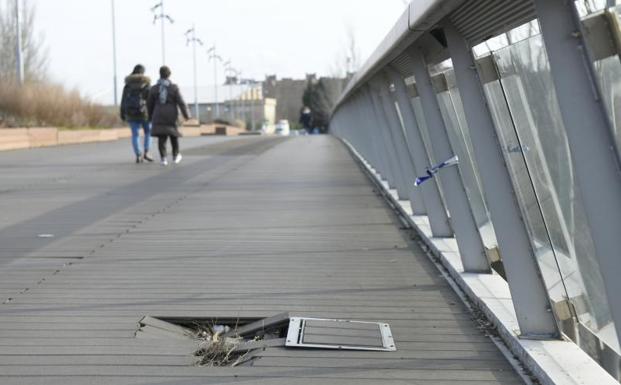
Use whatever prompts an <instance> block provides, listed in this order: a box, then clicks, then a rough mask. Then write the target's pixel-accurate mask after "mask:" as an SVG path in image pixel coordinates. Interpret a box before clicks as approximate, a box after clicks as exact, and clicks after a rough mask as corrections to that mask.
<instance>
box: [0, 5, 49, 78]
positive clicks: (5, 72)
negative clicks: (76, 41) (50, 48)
mask: <svg viewBox="0 0 621 385" xmlns="http://www.w3.org/2000/svg"><path fill="white" fill-rule="evenodd" d="M23 2H24V3H23V6H22V9H21V12H22V15H21V17H22V25H21V37H22V52H23V53H22V57H23V60H24V74H25V79H26V81H27V82H36V81H41V80H43V79H44V78H45V73H46V71H47V63H48V59H47V58H48V55H47V51H46V50H45V49H44V48H43V39H41V38H40V37H38V36H35V28H34V24H35V17H36V10H35V7H34V5H32V4H31V3H30V1H29V0H23ZM14 9H15V0H5V2H4V6H0V81H2V82H9V81H14V80H15V78H16V70H15V66H16V52H15V45H16V37H17V36H16V20H15V14H14Z"/></svg>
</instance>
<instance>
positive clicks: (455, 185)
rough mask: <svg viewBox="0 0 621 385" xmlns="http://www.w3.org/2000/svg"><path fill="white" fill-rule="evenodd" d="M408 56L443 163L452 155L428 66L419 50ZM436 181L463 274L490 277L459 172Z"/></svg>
mask: <svg viewBox="0 0 621 385" xmlns="http://www.w3.org/2000/svg"><path fill="white" fill-rule="evenodd" d="M408 54H409V56H410V58H411V60H412V62H413V70H414V77H415V78H416V86H417V89H418V92H419V94H420V98H421V103H422V105H423V109H424V111H425V121H426V122H427V127H428V129H429V137H430V139H431V147H432V149H433V152H434V157H435V159H436V160H437V161H440V162H442V161H445V160H447V159H449V158H451V157H453V156H454V152H453V149H452V148H451V144H450V141H449V136H448V133H447V131H446V126H445V123H444V121H443V119H442V114H441V112H440V106H439V103H438V99H437V98H436V94H435V92H434V90H433V86H432V85H431V77H430V76H429V72H428V70H427V64H426V63H425V59H424V57H423V54H422V52H421V51H420V49H419V48H418V47H416V46H412V47H410V48H409V50H408ZM437 177H438V178H439V180H440V183H441V184H442V187H443V191H444V194H445V198H446V204H447V206H448V209H449V213H450V215H451V225H452V227H453V231H454V232H455V238H456V240H457V246H458V248H459V253H460V254H461V260H462V263H463V266H464V271H465V272H469V273H489V272H490V271H491V270H490V266H489V262H488V260H487V256H486V254H485V248H484V246H483V241H482V239H481V234H480V233H479V229H478V227H477V224H476V221H475V219H474V215H473V213H472V208H471V207H470V202H469V201H468V197H467V195H466V190H465V187H464V185H463V183H462V180H461V176H460V172H459V169H458V168H457V167H448V168H446V169H443V170H442V171H441V172H440V173H438V176H437Z"/></svg>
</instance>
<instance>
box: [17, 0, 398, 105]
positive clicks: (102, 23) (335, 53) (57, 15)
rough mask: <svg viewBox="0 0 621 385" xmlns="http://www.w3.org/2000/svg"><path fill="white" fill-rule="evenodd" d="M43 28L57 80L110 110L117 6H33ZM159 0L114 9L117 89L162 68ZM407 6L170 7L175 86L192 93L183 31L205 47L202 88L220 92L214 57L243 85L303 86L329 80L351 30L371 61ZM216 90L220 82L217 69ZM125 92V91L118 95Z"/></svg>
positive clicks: (381, 2) (297, 2)
mask: <svg viewBox="0 0 621 385" xmlns="http://www.w3.org/2000/svg"><path fill="white" fill-rule="evenodd" d="M29 1H30V2H31V3H32V4H33V5H34V6H35V7H36V11H37V18H36V21H35V23H36V28H37V30H38V32H39V34H40V36H41V37H42V39H43V41H44V46H45V47H46V49H47V50H48V54H49V60H50V62H49V74H50V76H51V78H52V80H53V81H56V82H59V83H62V84H64V85H65V86H67V87H69V88H76V89H78V90H79V91H81V92H82V93H83V95H85V96H87V97H89V98H91V99H93V100H95V101H97V102H101V103H105V104H110V103H112V101H113V84H114V82H113V59H112V58H113V55H112V53H113V49H112V17H111V15H112V13H111V0H29ZM159 1H160V0H116V2H115V7H116V31H117V39H116V40H117V68H118V78H119V83H118V84H119V89H121V87H122V81H123V78H124V77H125V76H126V75H127V74H128V73H129V72H131V70H132V68H133V66H134V65H135V64H137V63H141V64H144V65H145V66H146V67H147V74H148V75H150V76H151V77H153V78H157V76H156V75H157V70H158V68H159V66H160V65H161V64H162V63H161V62H162V59H161V58H162V50H161V34H160V33H161V32H160V31H161V30H160V25H159V22H158V24H154V23H153V14H152V12H151V11H150V8H151V7H152V6H153V5H155V4H157V3H158V2H159ZM405 4H406V0H363V1H362V0H313V1H309V0H165V11H166V13H167V14H169V15H170V16H171V17H172V18H173V20H174V23H173V24H172V25H166V27H165V28H166V39H165V41H166V64H167V65H169V66H170V67H171V69H172V72H173V76H172V78H173V81H175V82H176V83H178V84H180V85H182V86H190V85H192V84H193V76H192V73H193V70H192V68H193V67H192V63H193V61H192V49H191V47H188V46H187V45H186V38H185V37H184V32H185V31H187V30H188V29H189V28H191V27H192V25H193V24H194V25H195V26H196V31H197V37H199V38H200V39H201V40H203V41H204V42H205V47H204V48H200V49H199V50H198V55H197V57H198V61H197V62H198V84H199V85H200V86H206V85H210V84H213V83H214V69H213V62H209V61H208V55H207V52H206V51H207V48H208V47H211V46H213V45H215V46H216V49H217V52H218V54H219V55H220V56H222V57H223V58H224V59H225V60H231V63H232V66H233V67H235V68H237V69H239V70H241V71H242V76H243V77H251V78H255V79H257V80H263V79H264V77H265V75H268V74H276V75H277V76H278V77H279V78H283V77H293V78H303V77H304V76H305V74H306V73H317V74H318V75H331V74H332V73H333V72H334V68H335V63H336V62H337V60H338V58H339V57H343V52H344V51H345V47H346V46H347V41H348V31H351V33H352V34H353V36H354V37H355V41H356V43H357V45H358V47H359V52H360V54H361V61H362V62H364V59H366V58H367V57H368V56H369V55H370V54H371V53H372V52H373V50H374V49H375V48H376V47H377V45H378V44H379V43H380V42H381V40H382V39H383V38H384V36H385V35H386V34H387V33H388V31H389V30H390V28H391V27H392V26H393V25H394V23H395V22H396V20H397V19H398V17H399V16H400V15H401V13H402V12H403V11H404V9H405V6H406V5H405ZM218 71H219V74H220V76H219V79H218V81H219V82H222V81H223V79H224V78H223V74H222V73H223V69H222V67H220V68H219V69H218ZM119 92H120V91H119Z"/></svg>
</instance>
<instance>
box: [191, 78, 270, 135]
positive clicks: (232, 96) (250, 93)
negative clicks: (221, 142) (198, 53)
mask: <svg viewBox="0 0 621 385" xmlns="http://www.w3.org/2000/svg"><path fill="white" fill-rule="evenodd" d="M181 92H182V93H183V96H184V98H185V102H186V103H187V104H188V107H190V110H191V111H194V109H193V108H192V107H193V105H194V90H193V88H192V87H184V86H182V87H181ZM216 99H217V104H216ZM198 110H199V116H198V118H199V121H200V122H201V123H203V124H204V123H212V122H214V121H215V120H219V121H226V122H228V123H230V124H234V125H238V126H243V127H246V128H247V129H248V130H249V131H253V130H260V129H262V128H263V127H273V126H274V123H275V119H276V100H275V99H272V98H266V97H264V95H263V90H262V83H261V82H257V81H254V80H247V79H244V80H237V79H233V78H229V79H227V81H226V83H225V84H224V85H219V86H218V87H217V98H216V88H215V87H214V86H203V87H198ZM216 112H218V113H216Z"/></svg>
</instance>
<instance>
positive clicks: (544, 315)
mask: <svg viewBox="0 0 621 385" xmlns="http://www.w3.org/2000/svg"><path fill="white" fill-rule="evenodd" d="M443 27H444V32H445V35H446V39H447V42H448V49H449V52H450V55H451V59H452V60H453V69H454V71H455V79H456V82H457V90H458V91H459V94H460V95H461V100H462V103H463V107H464V112H465V117H466V123H467V124H468V128H469V130H468V131H469V133H470V137H471V140H472V143H473V144H474V145H473V149H474V158H475V159H476V165H477V166H478V170H479V174H480V175H481V184H482V185H483V191H484V193H485V194H484V195H485V200H486V202H487V204H488V209H489V211H490V216H491V220H492V223H493V224H494V229H495V232H496V238H497V240H498V247H499V249H500V252H501V255H502V261H503V266H504V268H505V272H506V276H507V281H508V283H509V289H510V291H511V297H512V300H513V305H514V307H515V312H516V315H517V320H518V323H519V325H520V332H521V335H522V336H523V337H526V338H528V337H529V336H532V337H536V338H541V337H542V336H548V337H556V336H558V333H559V332H558V327H557V323H556V320H555V319H554V315H553V312H552V311H551V304H550V300H549V296H548V292H547V290H546V286H545V284H544V281H543V278H542V276H541V271H540V269H539V265H538V263H537V259H536V256H535V253H534V250H533V248H532V245H531V242H530V238H529V235H528V230H527V227H526V224H525V223H524V221H523V219H522V212H521V210H520V205H519V202H518V200H517V195H516V193H515V191H514V188H513V184H512V182H511V176H510V174H509V170H508V169H507V165H506V163H505V159H504V157H503V154H502V150H501V148H502V147H501V144H500V141H499V140H498V136H497V134H496V129H495V126H494V121H493V119H492V115H491V112H490V111H489V109H488V107H487V101H486V99H485V93H484V91H483V85H482V83H481V81H480V80H479V77H478V74H477V72H476V66H475V62H474V57H473V55H472V50H471V49H470V47H469V46H468V44H467V42H466V40H465V39H464V38H463V37H462V35H461V34H460V33H459V31H457V29H456V28H455V27H454V26H453V25H452V24H451V23H449V22H446V23H445V24H444V25H443Z"/></svg>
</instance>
